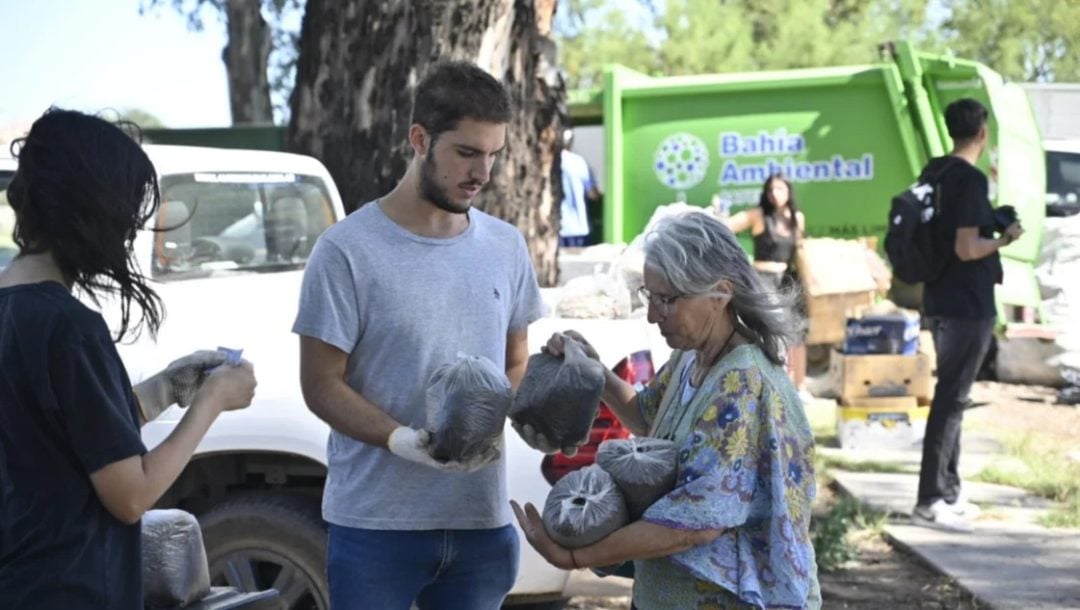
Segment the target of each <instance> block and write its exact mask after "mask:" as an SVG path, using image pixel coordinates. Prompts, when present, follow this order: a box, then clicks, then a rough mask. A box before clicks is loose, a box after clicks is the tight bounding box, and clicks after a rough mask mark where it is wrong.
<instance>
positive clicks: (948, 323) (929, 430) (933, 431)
mask: <svg viewBox="0 0 1080 610" xmlns="http://www.w3.org/2000/svg"><path fill="white" fill-rule="evenodd" d="M929 322H930V331H931V332H932V333H933V335H934V349H935V350H936V351H937V386H936V387H935V388H934V400H933V401H932V402H931V403H930V418H929V420H928V421H927V422H926V438H925V439H924V440H923V454H922V468H921V469H920V470H919V502H918V503H919V504H920V505H922V506H927V505H930V504H933V503H934V502H935V501H936V500H938V499H941V498H944V499H945V501H946V502H950V503H951V502H955V501H956V498H957V495H958V494H959V493H960V474H959V472H958V466H959V461H960V427H961V425H962V424H963V422H964V407H966V406H967V404H968V403H969V402H970V398H969V397H968V395H969V394H970V393H971V385H972V384H973V383H975V375H976V374H978V372H979V368H980V367H981V366H982V361H983V358H985V357H986V352H987V350H988V349H989V348H990V339H991V338H992V337H993V334H994V318H988V319H985V320H968V319H965V318H930V319H929Z"/></svg>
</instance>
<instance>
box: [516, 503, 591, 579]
mask: <svg viewBox="0 0 1080 610" xmlns="http://www.w3.org/2000/svg"><path fill="white" fill-rule="evenodd" d="M510 507H511V508H513V509H514V516H515V517H517V521H518V525H519V526H521V531H522V532H525V539H526V540H528V541H529V544H530V545H532V548H534V549H536V552H537V553H540V556H541V557H543V558H544V559H546V560H547V562H548V563H550V564H551V565H553V566H555V567H556V568H560V569H563V570H571V569H574V568H578V567H583V566H576V565H574V561H573V559H572V557H571V556H570V551H569V550H568V549H564V548H563V547H561V546H559V545H558V543H556V542H555V541H554V540H552V539H551V536H548V533H547V530H545V529H544V520H543V519H542V518H541V517H540V513H539V512H538V511H537V510H536V507H535V506H533V505H532V504H530V503H528V502H526V503H525V507H524V508H522V507H521V505H520V504H518V503H517V502H515V501H513V500H510Z"/></svg>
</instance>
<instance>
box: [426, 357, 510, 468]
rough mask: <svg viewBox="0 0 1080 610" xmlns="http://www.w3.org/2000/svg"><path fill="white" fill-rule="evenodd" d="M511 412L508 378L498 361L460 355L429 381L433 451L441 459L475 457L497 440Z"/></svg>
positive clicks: (437, 371)
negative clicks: (507, 415) (496, 362)
mask: <svg viewBox="0 0 1080 610" xmlns="http://www.w3.org/2000/svg"><path fill="white" fill-rule="evenodd" d="M509 410H510V380H509V379H507V377H506V373H505V372H503V371H502V370H500V369H499V367H498V366H496V365H495V363H494V362H492V361H491V360H488V359H487V358H484V357H482V356H466V355H464V354H459V355H458V358H457V360H456V361H455V362H452V363H450V364H446V365H444V366H441V367H439V368H438V369H436V370H435V372H434V373H432V375H431V378H430V379H429V380H428V388H427V428H428V431H429V432H430V433H431V446H430V453H431V456H432V457H433V458H435V459H436V460H439V461H441V462H446V461H455V462H461V461H465V460H468V459H469V458H473V457H476V456H478V455H480V454H481V453H483V452H484V451H485V450H486V449H488V448H489V447H491V446H492V445H493V444H494V443H497V442H499V437H500V435H501V434H502V431H503V427H504V426H505V424H506V413H507V411H509Z"/></svg>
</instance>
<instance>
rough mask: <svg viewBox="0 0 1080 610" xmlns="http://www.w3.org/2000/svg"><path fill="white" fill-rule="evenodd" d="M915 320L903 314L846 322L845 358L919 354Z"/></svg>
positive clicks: (917, 324)
mask: <svg viewBox="0 0 1080 610" xmlns="http://www.w3.org/2000/svg"><path fill="white" fill-rule="evenodd" d="M919 330H920V325H919V316H918V315H909V314H903V313H897V314H889V315H876V316H874V315H867V316H863V317H861V318H848V320H847V328H846V329H845V331H844V353H845V354H903V355H905V356H911V355H913V354H915V353H916V352H918V351H919Z"/></svg>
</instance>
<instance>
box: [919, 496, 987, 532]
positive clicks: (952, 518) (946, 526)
mask: <svg viewBox="0 0 1080 610" xmlns="http://www.w3.org/2000/svg"><path fill="white" fill-rule="evenodd" d="M911 522H912V523H914V524H915V525H921V526H923V527H932V528H935V529H939V530H947V531H950V532H962V533H965V534H967V533H971V532H973V531H975V526H974V525H972V524H971V520H970V519H968V518H967V517H965V516H963V515H960V514H957V512H956V511H955V510H954V509H953V507H952V506H951V505H950V504H949V503H948V502H946V501H945V500H944V499H940V500H937V501H935V502H934V503H933V504H931V505H930V506H916V507H915V510H913V511H911Z"/></svg>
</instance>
